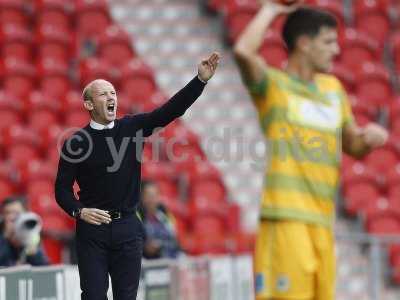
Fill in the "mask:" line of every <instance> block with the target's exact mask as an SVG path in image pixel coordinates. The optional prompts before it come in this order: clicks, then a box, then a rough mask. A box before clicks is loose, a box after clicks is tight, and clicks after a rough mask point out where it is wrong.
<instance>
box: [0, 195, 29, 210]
mask: <svg viewBox="0 0 400 300" xmlns="http://www.w3.org/2000/svg"><path fill="white" fill-rule="evenodd" d="M16 202H17V203H20V204H21V205H22V207H23V208H24V209H25V210H27V204H26V199H25V198H24V197H22V196H11V197H7V198H5V199H4V200H3V201H2V202H1V204H0V214H3V211H4V208H5V207H6V206H7V205H10V204H13V203H16Z"/></svg>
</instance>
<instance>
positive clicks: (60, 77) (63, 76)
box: [38, 59, 71, 98]
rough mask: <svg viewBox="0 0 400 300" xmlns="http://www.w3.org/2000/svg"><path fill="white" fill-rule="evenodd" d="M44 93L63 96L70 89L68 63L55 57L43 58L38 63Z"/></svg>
mask: <svg viewBox="0 0 400 300" xmlns="http://www.w3.org/2000/svg"><path fill="white" fill-rule="evenodd" d="M38 71H39V74H40V77H41V80H40V87H41V90H42V91H43V93H46V94H48V95H50V96H53V97H58V98H61V97H63V96H65V94H66V93H67V92H68V91H69V90H70V88H71V84H70V80H69V77H68V76H69V70H68V65H67V64H65V63H63V62H61V61H57V60H53V59H43V60H42V61H40V63H39V65H38Z"/></svg>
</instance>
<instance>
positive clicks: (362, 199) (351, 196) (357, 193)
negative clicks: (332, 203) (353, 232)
mask: <svg viewBox="0 0 400 300" xmlns="http://www.w3.org/2000/svg"><path fill="white" fill-rule="evenodd" d="M344 199H345V209H346V212H347V213H348V214H349V215H351V216H355V215H356V214H357V213H359V212H361V211H363V209H364V208H366V207H371V206H374V205H375V204H376V203H377V202H379V199H380V194H379V190H378V187H377V186H376V185H372V184H370V183H367V182H356V183H353V184H351V185H350V186H348V187H347V188H346V192H345V193H344Z"/></svg>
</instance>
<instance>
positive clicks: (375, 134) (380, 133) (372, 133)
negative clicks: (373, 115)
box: [361, 123, 389, 148]
mask: <svg viewBox="0 0 400 300" xmlns="http://www.w3.org/2000/svg"><path fill="white" fill-rule="evenodd" d="M361 135H362V137H363V139H364V142H365V143H366V144H367V145H368V146H369V147H371V148H376V147H381V146H383V145H384V144H385V143H386V142H387V140H388V138H389V133H388V131H387V130H386V129H385V128H383V127H382V126H380V125H378V124H375V123H369V124H368V125H366V126H365V127H364V128H363V129H362V133H361Z"/></svg>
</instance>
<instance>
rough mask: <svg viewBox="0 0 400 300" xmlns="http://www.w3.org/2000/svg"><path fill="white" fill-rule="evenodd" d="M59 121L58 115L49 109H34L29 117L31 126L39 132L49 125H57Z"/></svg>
mask: <svg viewBox="0 0 400 300" xmlns="http://www.w3.org/2000/svg"><path fill="white" fill-rule="evenodd" d="M59 123H60V122H59V117H58V115H57V114H56V113H54V112H52V111H49V110H35V111H32V112H31V113H30V114H29V118H28V124H29V127H31V128H32V129H34V130H35V131H37V132H40V131H41V130H43V129H45V128H47V127H48V126H53V125H57V124H59Z"/></svg>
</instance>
